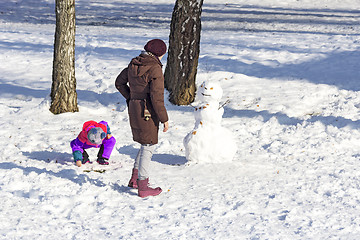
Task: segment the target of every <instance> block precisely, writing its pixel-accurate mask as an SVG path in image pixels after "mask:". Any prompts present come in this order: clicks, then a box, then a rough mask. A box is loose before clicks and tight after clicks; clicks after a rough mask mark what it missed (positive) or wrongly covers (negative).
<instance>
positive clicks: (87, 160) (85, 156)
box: [81, 150, 92, 164]
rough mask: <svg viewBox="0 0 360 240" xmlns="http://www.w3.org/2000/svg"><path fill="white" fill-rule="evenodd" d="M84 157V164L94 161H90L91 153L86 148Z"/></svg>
mask: <svg viewBox="0 0 360 240" xmlns="http://www.w3.org/2000/svg"><path fill="white" fill-rule="evenodd" d="M82 155H83V159H82V161H81V162H82V164H85V163H92V162H90V159H89V154H88V153H87V152H86V151H85V150H84V151H83V154H82Z"/></svg>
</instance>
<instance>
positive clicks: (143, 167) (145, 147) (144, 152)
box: [134, 144, 155, 180]
mask: <svg viewBox="0 0 360 240" xmlns="http://www.w3.org/2000/svg"><path fill="white" fill-rule="evenodd" d="M154 148H155V145H154V144H141V147H140V149H139V152H138V154H137V156H136V159H135V163H134V168H135V169H139V180H145V179H147V178H149V168H150V162H151V158H152V155H153V151H154Z"/></svg>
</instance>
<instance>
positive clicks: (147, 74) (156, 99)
mask: <svg viewBox="0 0 360 240" xmlns="http://www.w3.org/2000/svg"><path fill="white" fill-rule="evenodd" d="M144 49H145V51H144V52H142V53H141V54H140V56H138V57H135V58H133V59H132V60H131V62H130V63H129V65H128V67H127V68H125V69H124V70H123V71H122V72H121V73H120V74H119V76H118V77H117V78H116V82H115V86H116V88H117V89H118V90H119V92H120V93H121V94H122V95H123V96H124V97H125V99H126V102H127V104H128V113H129V120H130V126H131V131H132V135H133V140H134V141H136V142H138V143H140V144H141V147H140V150H139V152H138V155H137V157H136V159H135V164H134V168H133V171H132V176H131V179H130V181H129V187H132V188H138V195H139V196H140V197H147V196H156V195H158V194H160V193H161V191H162V190H161V188H159V187H158V188H155V189H153V188H150V187H148V183H149V173H148V171H149V167H150V161H151V158H152V155H153V150H154V146H155V144H157V143H158V131H159V124H160V122H161V123H163V124H164V130H163V131H164V132H166V131H167V130H168V128H169V124H168V115H167V111H166V109H165V105H164V75H163V73H162V64H161V62H160V60H161V58H162V57H163V56H164V54H165V53H166V44H165V43H164V42H163V41H162V40H160V39H153V40H150V41H149V42H147V44H146V45H145V47H144Z"/></svg>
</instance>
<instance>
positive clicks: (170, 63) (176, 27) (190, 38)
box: [164, 0, 203, 105]
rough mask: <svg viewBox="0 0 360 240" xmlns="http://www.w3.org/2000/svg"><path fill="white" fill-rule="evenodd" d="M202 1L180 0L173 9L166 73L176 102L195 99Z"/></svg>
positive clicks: (172, 99) (186, 102)
mask: <svg viewBox="0 0 360 240" xmlns="http://www.w3.org/2000/svg"><path fill="white" fill-rule="evenodd" d="M202 5H203V0H177V1H176V3H175V7H174V10H173V14H172V19H171V26H170V36H169V51H168V58H167V64H166V69H165V74H164V76H165V87H166V89H167V90H168V91H169V92H170V96H169V101H170V102H171V103H173V104H176V105H188V104H190V103H191V102H193V101H194V99H195V92H196V85H195V80H196V72H197V66H198V59H199V54H200V32H201V11H202Z"/></svg>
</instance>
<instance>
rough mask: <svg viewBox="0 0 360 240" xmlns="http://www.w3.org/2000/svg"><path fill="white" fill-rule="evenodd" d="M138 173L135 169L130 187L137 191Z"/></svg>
mask: <svg viewBox="0 0 360 240" xmlns="http://www.w3.org/2000/svg"><path fill="white" fill-rule="evenodd" d="M138 173H139V170H138V169H135V168H133V170H132V175H131V179H130V181H129V184H128V187H131V188H135V189H137V188H138V185H137V182H136V181H137V179H138Z"/></svg>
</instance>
